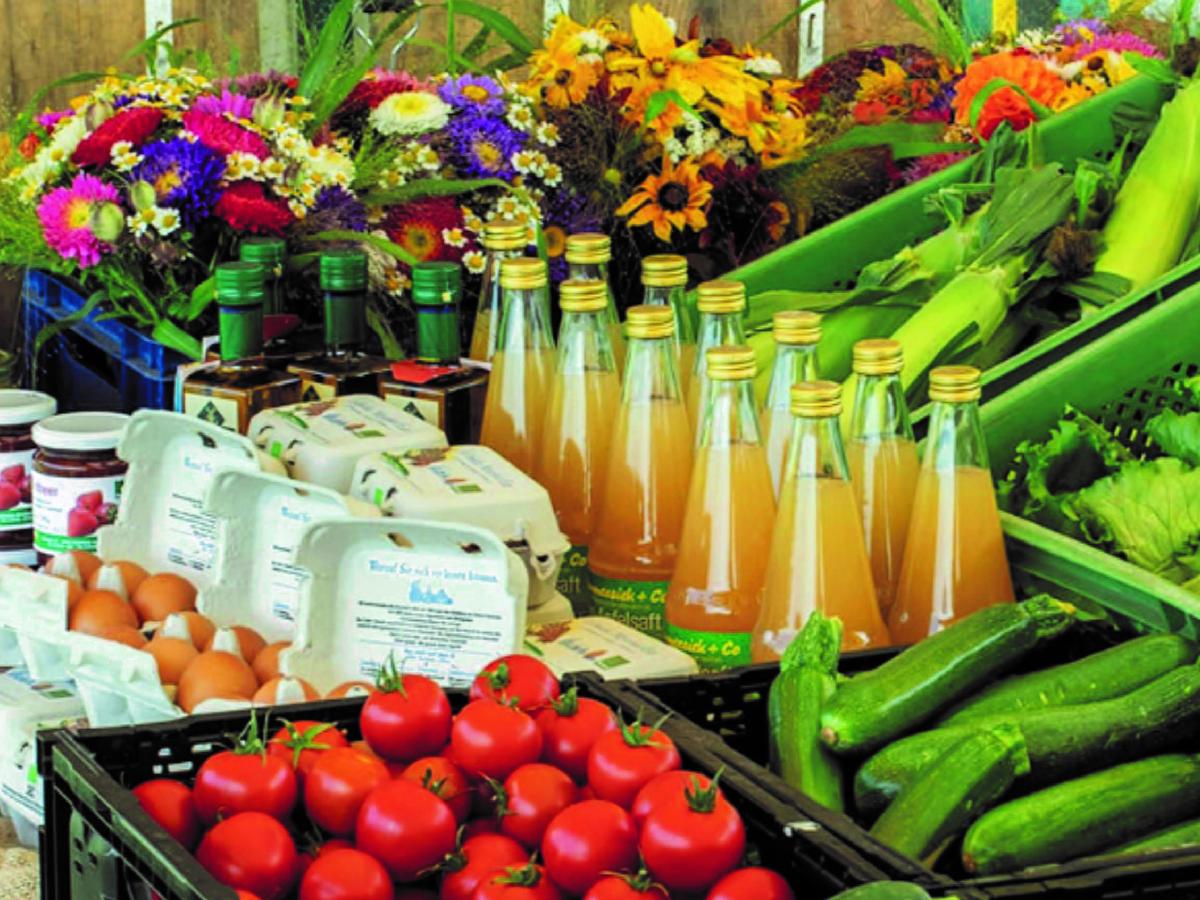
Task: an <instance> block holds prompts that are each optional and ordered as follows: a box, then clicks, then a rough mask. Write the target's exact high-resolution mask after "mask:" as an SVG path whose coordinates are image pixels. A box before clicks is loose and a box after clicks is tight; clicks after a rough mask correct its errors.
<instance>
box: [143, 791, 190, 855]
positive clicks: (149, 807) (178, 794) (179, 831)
mask: <svg viewBox="0 0 1200 900" xmlns="http://www.w3.org/2000/svg"><path fill="white" fill-rule="evenodd" d="M133 796H135V797H137V800H138V803H140V804H142V809H144V810H145V811H146V814H147V815H148V816H150V818H152V819H153V820H154V821H155V822H157V823H158V824H159V825H161V826H162V829H163V831H165V832H166V833H167V834H169V835H170V836H171V837H173V838H175V840H177V841H179V843H181V844H183V846H185V847H187V848H188V849H189V850H193V849H195V847H196V841H197V840H199V838H200V818H199V817H198V816H197V815H196V805H195V803H193V802H192V791H191V788H189V787H188V786H187V785H186V784H183V783H182V782H179V781H175V780H174V779H171V778H155V779H153V780H151V781H144V782H142V783H141V784H139V785H138V786H137V787H135V788H134V789H133Z"/></svg>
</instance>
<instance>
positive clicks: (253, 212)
mask: <svg viewBox="0 0 1200 900" xmlns="http://www.w3.org/2000/svg"><path fill="white" fill-rule="evenodd" d="M214 212H216V214H217V215H218V216H220V217H221V218H222V219H224V220H225V221H226V222H227V223H228V224H229V225H230V227H232V228H233V229H235V230H237V231H252V232H255V233H259V234H261V233H263V232H270V233H271V234H279V233H280V232H282V231H283V229H285V228H287V227H288V226H289V225H291V224H292V213H291V210H289V209H288V208H287V204H286V203H284V202H283V201H282V200H274V199H272V198H270V197H268V196H267V195H266V194H265V193H263V187H262V185H261V184H259V183H258V182H256V181H238V182H236V183H234V184H231V185H230V186H229V187H228V188H226V190H225V193H223V194H222V195H221V199H219V200H218V201H217V205H216V208H215V210H214Z"/></svg>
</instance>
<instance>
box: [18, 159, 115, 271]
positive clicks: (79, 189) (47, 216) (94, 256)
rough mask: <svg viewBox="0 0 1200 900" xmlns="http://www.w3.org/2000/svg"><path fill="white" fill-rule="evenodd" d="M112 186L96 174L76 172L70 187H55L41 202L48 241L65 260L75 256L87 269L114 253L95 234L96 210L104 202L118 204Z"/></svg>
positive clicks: (74, 258)
mask: <svg viewBox="0 0 1200 900" xmlns="http://www.w3.org/2000/svg"><path fill="white" fill-rule="evenodd" d="M119 200H120V195H119V194H118V193H117V189H116V188H114V187H113V186H112V185H108V184H105V183H104V182H103V181H101V180H100V179H99V178H97V177H95V176H94V175H82V174H81V175H76V176H75V180H74V181H72V182H71V186H70V187H63V188H55V189H54V190H52V191H51V192H50V193H48V194H47V195H46V196H45V197H43V198H42V202H41V203H39V204H38V209H37V214H38V219H39V220H40V221H41V223H42V232H43V234H44V235H45V237H46V243H47V244H49V245H50V246H51V247H52V248H54V251H55V252H56V253H58V255H59V256H61V257H63V259H73V260H75V261H76V262H78V263H79V267H80V268H82V269H86V268H88V267H89V266H94V265H96V263H98V262H100V257H101V256H103V255H104V254H106V253H111V252H112V247H111V246H110V245H109V244H106V243H105V242H104V241H102V240H100V239H99V238H98V237H96V235H95V234H93V233H92V229H91V221H92V211H93V210H94V209H95V208H96V207H97V206H99V205H100V204H102V203H117V202H119Z"/></svg>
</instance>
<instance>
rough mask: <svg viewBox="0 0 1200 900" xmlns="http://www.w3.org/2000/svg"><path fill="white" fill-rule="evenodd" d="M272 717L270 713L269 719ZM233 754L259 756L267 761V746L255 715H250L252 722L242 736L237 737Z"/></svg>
mask: <svg viewBox="0 0 1200 900" xmlns="http://www.w3.org/2000/svg"><path fill="white" fill-rule="evenodd" d="M270 715H271V713H270V712H269V711H268V712H267V716H268V717H269V716H270ZM233 752H234V753H235V754H237V755H238V756H251V755H257V756H261V757H262V758H263V760H266V758H267V745H266V744H265V743H264V742H263V739H262V736H261V735H260V734H259V733H258V716H256V715H255V714H254V713H251V714H250V721H248V722H247V723H246V727H245V728H243V729H242V731H241V734H239V735H238V736H237V738H236V741H235V743H234V745H233Z"/></svg>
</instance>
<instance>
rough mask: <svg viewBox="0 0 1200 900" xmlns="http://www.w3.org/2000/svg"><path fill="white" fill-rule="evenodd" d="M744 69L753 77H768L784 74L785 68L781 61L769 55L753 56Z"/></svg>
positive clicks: (744, 65)
mask: <svg viewBox="0 0 1200 900" xmlns="http://www.w3.org/2000/svg"><path fill="white" fill-rule="evenodd" d="M742 68H743V69H744V70H745V71H747V72H749V73H750V74H752V75H766V76H768V77H771V76H774V75H782V74H783V66H782V65H780V63H779V60H777V59H776V58H775V57H773V56H769V55H767V54H761V55H759V56H752V57H750V58H749V59H748V60H746V62H745V63H744V64H743V66H742Z"/></svg>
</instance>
